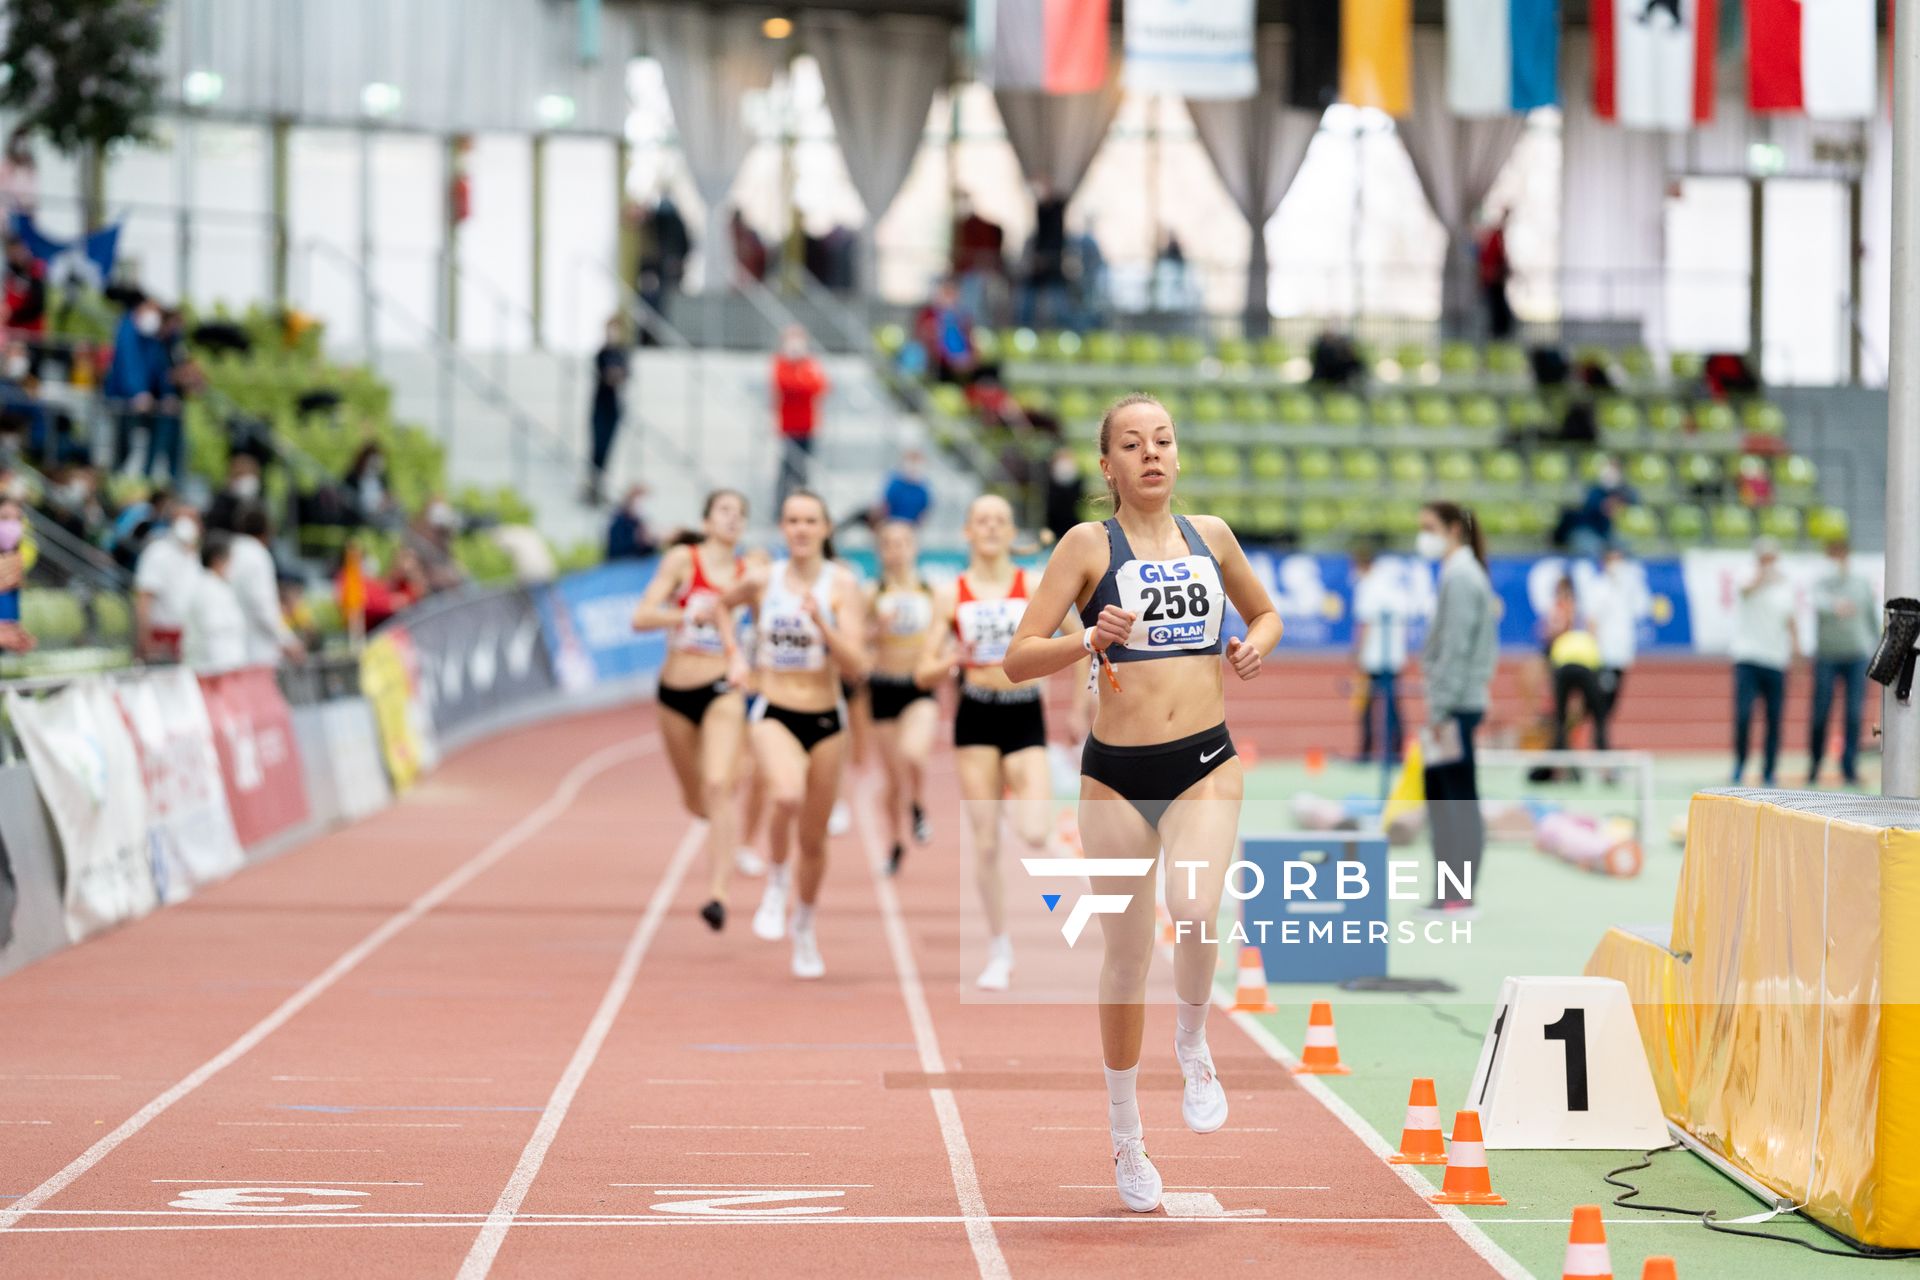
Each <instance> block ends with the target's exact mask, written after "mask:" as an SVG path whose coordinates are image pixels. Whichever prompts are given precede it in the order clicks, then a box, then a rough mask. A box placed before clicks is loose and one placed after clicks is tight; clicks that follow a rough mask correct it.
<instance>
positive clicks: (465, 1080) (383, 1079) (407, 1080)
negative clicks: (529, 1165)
mask: <svg viewBox="0 0 1920 1280" xmlns="http://www.w3.org/2000/svg"><path fill="white" fill-rule="evenodd" d="M268 1078H269V1079H271V1080H273V1081H274V1082H275V1083H276V1084H492V1083H493V1077H492V1076H270V1077H268Z"/></svg>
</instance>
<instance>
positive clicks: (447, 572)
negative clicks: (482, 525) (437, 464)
mask: <svg viewBox="0 0 1920 1280" xmlns="http://www.w3.org/2000/svg"><path fill="white" fill-rule="evenodd" d="M459 533H460V513H459V512H458V511H455V510H454V509H453V504H452V503H451V502H448V501H447V500H446V499H445V498H444V497H441V496H440V495H438V494H435V495H434V496H433V498H432V499H430V500H429V501H428V503H427V505H426V506H425V507H423V508H421V511H420V514H419V515H418V516H417V517H415V518H414V521H413V546H414V550H415V551H416V552H418V553H419V556H420V563H421V565H422V566H423V567H424V568H425V569H426V571H427V585H428V586H429V587H431V588H432V589H433V590H435V591H451V590H453V589H454V588H455V587H459V586H462V585H464V584H465V583H466V581H467V571H466V570H465V569H463V568H461V567H460V559H459V557H458V556H457V555H456V554H455V553H454V547H453V540H454V538H456V537H457V536H459Z"/></svg>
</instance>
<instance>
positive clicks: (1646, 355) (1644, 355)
mask: <svg viewBox="0 0 1920 1280" xmlns="http://www.w3.org/2000/svg"><path fill="white" fill-rule="evenodd" d="M1620 368H1621V369H1622V370H1623V371H1625V373H1626V375H1627V377H1629V378H1631V379H1633V381H1635V382H1651V381H1653V353H1652V352H1651V351H1648V350H1647V349H1646V348H1645V347H1627V348H1625V349H1623V350H1622V351H1621V352H1620Z"/></svg>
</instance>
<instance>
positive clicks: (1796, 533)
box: [1760, 507, 1802, 543]
mask: <svg viewBox="0 0 1920 1280" xmlns="http://www.w3.org/2000/svg"><path fill="white" fill-rule="evenodd" d="M1801 531H1802V526H1801V521H1800V512H1799V511H1798V510H1796V509H1795V508H1793V507H1765V508H1762V509H1761V512H1760V532H1762V533H1764V534H1766V535H1767V536H1768V537H1769V538H1778V539H1779V540H1780V541H1781V542H1784V543H1794V542H1798V541H1800V534H1801Z"/></svg>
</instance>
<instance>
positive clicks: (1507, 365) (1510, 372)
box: [1487, 342, 1533, 378]
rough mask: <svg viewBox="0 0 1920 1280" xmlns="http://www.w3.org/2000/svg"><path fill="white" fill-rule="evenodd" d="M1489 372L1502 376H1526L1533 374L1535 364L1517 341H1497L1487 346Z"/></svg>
mask: <svg viewBox="0 0 1920 1280" xmlns="http://www.w3.org/2000/svg"><path fill="white" fill-rule="evenodd" d="M1487 372H1488V373H1491V374H1495V375H1497V376H1499V377H1502V378H1525V377H1529V376H1531V375H1532V373H1533V366H1532V365H1531V364H1529V363H1528V362H1527V353H1526V351H1524V350H1523V349H1522V348H1521V347H1520V346H1519V345H1518V344H1517V343H1512V342H1495V343H1493V344H1491V345H1490V346H1488V347H1487Z"/></svg>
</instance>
